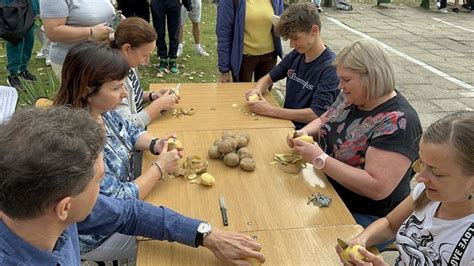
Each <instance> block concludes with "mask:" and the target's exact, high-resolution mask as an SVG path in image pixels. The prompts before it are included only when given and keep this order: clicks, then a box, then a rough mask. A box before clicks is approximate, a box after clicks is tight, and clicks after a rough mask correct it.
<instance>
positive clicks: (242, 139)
mask: <svg viewBox="0 0 474 266" xmlns="http://www.w3.org/2000/svg"><path fill="white" fill-rule="evenodd" d="M236 141H237V147H236V148H237V149H240V148H242V147H246V146H247V138H246V137H244V136H238V137H237V139H236Z"/></svg>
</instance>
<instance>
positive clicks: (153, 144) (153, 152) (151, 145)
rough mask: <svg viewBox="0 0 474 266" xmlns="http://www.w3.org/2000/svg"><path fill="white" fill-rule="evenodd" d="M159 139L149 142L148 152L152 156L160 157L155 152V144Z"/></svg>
mask: <svg viewBox="0 0 474 266" xmlns="http://www.w3.org/2000/svg"><path fill="white" fill-rule="evenodd" d="M159 140H160V139H159V138H154V139H152V140H151V142H150V152H151V153H152V154H154V155H160V153H159V152H155V144H156V142H157V141H159Z"/></svg>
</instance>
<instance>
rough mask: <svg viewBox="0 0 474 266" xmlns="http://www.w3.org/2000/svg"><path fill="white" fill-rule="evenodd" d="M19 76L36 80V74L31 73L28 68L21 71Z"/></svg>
mask: <svg viewBox="0 0 474 266" xmlns="http://www.w3.org/2000/svg"><path fill="white" fill-rule="evenodd" d="M18 76H19V77H20V78H22V79H26V80H29V81H36V76H35V75H33V74H31V72H30V71H28V70H25V71H23V72H21V73H20V74H19V75H18Z"/></svg>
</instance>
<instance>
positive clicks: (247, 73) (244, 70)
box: [216, 0, 283, 82]
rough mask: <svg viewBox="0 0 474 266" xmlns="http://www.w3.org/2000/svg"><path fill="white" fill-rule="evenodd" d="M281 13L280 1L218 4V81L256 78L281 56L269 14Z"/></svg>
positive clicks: (245, 0) (228, 0) (232, 0)
mask: <svg viewBox="0 0 474 266" xmlns="http://www.w3.org/2000/svg"><path fill="white" fill-rule="evenodd" d="M282 12H283V1H282V0H265V1H262V0H240V1H239V0H222V1H219V5H218V6H217V24H216V34H217V60H218V67H219V72H220V73H221V74H220V82H231V77H232V80H233V81H234V82H250V81H252V76H253V77H254V78H253V80H254V81H257V80H259V79H260V78H261V77H263V76H265V75H266V74H267V73H268V72H270V70H272V69H273V67H275V65H276V62H277V56H280V57H282V48H281V41H280V38H279V37H277V36H275V35H274V34H273V26H272V16H273V15H277V16H279V15H280V14H281V13H282Z"/></svg>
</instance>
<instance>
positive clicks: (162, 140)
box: [154, 133, 177, 153]
mask: <svg viewBox="0 0 474 266" xmlns="http://www.w3.org/2000/svg"><path fill="white" fill-rule="evenodd" d="M169 138H177V136H176V133H172V134H169V135H166V136H164V137H162V138H160V140H158V141H157V142H156V143H155V147H154V150H155V153H162V152H163V151H167V149H168V146H167V145H166V144H167V142H168V139H169ZM165 145H166V150H164V147H165Z"/></svg>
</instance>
